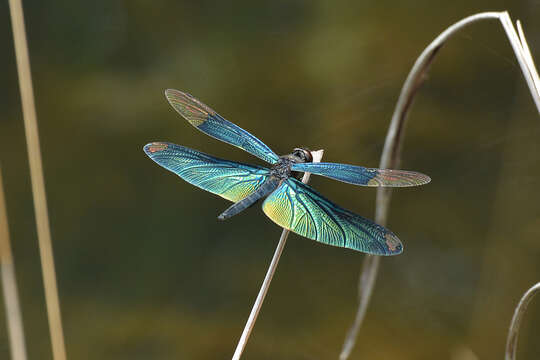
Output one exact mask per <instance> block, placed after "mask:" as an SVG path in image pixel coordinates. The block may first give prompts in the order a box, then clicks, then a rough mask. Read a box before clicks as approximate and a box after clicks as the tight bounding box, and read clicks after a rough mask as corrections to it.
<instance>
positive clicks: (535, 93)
mask: <svg viewBox="0 0 540 360" xmlns="http://www.w3.org/2000/svg"><path fill="white" fill-rule="evenodd" d="M493 19H494V20H499V21H500V22H501V24H502V26H503V28H504V30H505V32H506V35H507V36H508V39H509V41H510V44H511V46H512V48H513V50H514V53H515V55H516V58H517V60H518V63H519V65H520V68H521V70H522V72H523V76H524V78H525V81H526V82H527V85H528V86H529V90H530V91H531V95H532V97H533V100H534V102H535V105H536V107H537V109H538V112H539V113H540V80H539V78H538V72H537V71H536V69H535V67H534V62H533V59H532V56H531V53H530V51H529V48H528V46H527V42H526V40H525V36H524V35H523V31H522V29H521V24H520V23H519V22H518V24H517V26H518V30H519V36H518V34H517V32H516V30H515V28H514V26H513V25H512V21H511V20H510V16H509V15H508V13H507V12H506V11H504V12H486V13H480V14H476V15H472V16H469V17H467V18H465V19H463V20H461V21H458V22H457V23H455V24H454V25H452V26H450V27H449V28H448V29H446V30H445V31H444V32H443V33H441V34H440V35H439V36H438V37H437V38H436V39H435V40H433V42H432V43H431V44H429V46H428V47H426V49H425V50H424V51H423V52H422V54H420V56H419V57H418V59H417V60H416V62H415V63H414V66H413V67H412V69H411V71H410V72H409V75H408V76H407V79H406V80H405V83H404V84H403V88H402V89H401V93H400V96H399V99H398V101H397V104H396V108H395V109H394V113H393V115H392V121H391V123H390V127H389V128H388V132H387V134H386V140H385V143H384V148H383V153H382V156H381V162H380V165H379V167H380V168H383V169H384V168H398V167H399V163H400V158H401V146H402V143H403V138H404V132H405V123H406V119H407V115H408V112H409V110H410V108H411V106H412V103H413V100H414V96H415V95H416V93H417V91H418V89H419V88H420V86H421V85H422V83H423V82H424V80H425V78H426V74H427V71H428V69H429V66H430V65H431V63H432V62H433V60H434V58H435V56H436V55H437V53H438V51H439V50H440V48H441V47H442V46H443V45H444V43H445V42H446V41H447V40H448V39H449V38H450V37H452V35H454V34H455V33H457V32H458V31H460V30H462V29H463V28H464V27H466V26H467V25H470V24H472V23H475V22H478V21H482V20H493ZM391 196H392V193H391V189H389V188H378V189H377V199H376V210H375V222H377V223H379V224H381V225H383V226H385V225H386V222H387V217H388V209H389V204H390V199H391ZM378 268H379V257H377V256H372V255H366V257H365V259H364V264H363V266H362V272H361V274H360V280H359V288H360V296H359V305H358V310H357V314H356V318H355V321H354V323H353V325H352V327H351V329H350V330H349V331H348V333H347V337H346V338H345V342H344V344H343V349H342V351H341V354H340V360H345V359H347V358H348V357H349V355H350V353H351V351H352V349H353V347H354V344H355V342H356V338H357V335H358V332H359V330H360V327H361V325H362V322H363V319H364V315H365V313H366V309H367V307H368V305H369V300H370V298H371V294H372V292H373V287H374V285H375V280H376V277H377V272H378Z"/></svg>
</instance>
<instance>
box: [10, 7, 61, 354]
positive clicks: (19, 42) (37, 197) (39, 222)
mask: <svg viewBox="0 0 540 360" xmlns="http://www.w3.org/2000/svg"><path fill="white" fill-rule="evenodd" d="M9 9H10V12H11V25H12V28H13V41H14V43H15V57H16V59H17V72H18V74H19V88H20V92H21V101H22V110H23V118H24V130H25V134H26V145H27V150H28V161H29V164H30V178H31V182H32V194H33V198H34V212H35V216H36V226H37V234H38V242H39V252H40V256H41V268H42V272H43V284H44V287H45V301H46V304H47V316H48V318H49V330H50V332H51V342H52V350H53V358H54V360H65V359H66V350H65V346H64V335H63V331H62V321H61V319H60V304H59V301H58V290H57V286H56V274H55V270H54V259H53V252H52V245H51V232H50V229H49V216H48V213H47V199H46V197H45V181H44V179H43V166H42V162H41V153H40V149H39V136H38V127H37V116H36V108H35V104H34V91H33V89H32V75H31V72H30V59H29V57H28V45H27V41H26V32H25V27H24V15H23V9H22V4H21V1H20V0H9Z"/></svg>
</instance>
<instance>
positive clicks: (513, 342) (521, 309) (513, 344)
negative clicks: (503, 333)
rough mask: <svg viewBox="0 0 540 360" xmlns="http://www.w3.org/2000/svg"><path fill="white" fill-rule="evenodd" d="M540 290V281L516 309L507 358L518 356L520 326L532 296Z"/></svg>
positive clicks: (508, 342) (507, 346)
mask: <svg viewBox="0 0 540 360" xmlns="http://www.w3.org/2000/svg"><path fill="white" fill-rule="evenodd" d="M539 291H540V283H537V284H535V285H534V286H532V287H531V288H530V289H529V290H527V292H526V293H525V294H524V295H523V297H522V298H521V300H519V304H518V305H517V307H516V310H515V311H514V316H513V317H512V322H511V323H510V329H509V330H508V338H507V339H506V352H505V355H504V358H505V359H506V360H514V359H515V358H516V349H517V342H518V335H519V326H520V325H521V320H523V316H524V315H525V311H526V310H527V307H528V306H529V303H530V302H531V300H532V298H533V297H534V296H535V295H536V293H537V292H539Z"/></svg>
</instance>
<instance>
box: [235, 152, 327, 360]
mask: <svg viewBox="0 0 540 360" xmlns="http://www.w3.org/2000/svg"><path fill="white" fill-rule="evenodd" d="M323 152H324V150H317V151H313V152H312V153H311V154H312V155H313V162H320V161H321V159H322V156H323ZM310 175H311V174H310V173H304V177H303V178H302V182H303V183H304V184H307V183H308V181H309V176H310ZM289 232H290V231H289V230H287V229H283V232H282V233H281V237H280V238H279V243H278V245H277V247H276V251H275V252H274V257H273V258H272V261H271V262H270V266H269V267H268V271H267V272H266V276H265V277H264V281H263V283H262V285H261V289H260V290H259V294H258V295H257V299H255V303H254V304H253V308H252V309H251V313H250V314H249V318H248V320H247V322H246V326H245V327H244V331H243V332H242V336H240V340H239V341H238V345H237V346H236V350H235V351H234V355H233V357H232V359H233V360H239V359H240V357H241V356H242V353H243V352H244V349H245V347H246V344H247V341H248V339H249V336H250V335H251V331H252V330H253V327H254V326H255V321H257V316H258V315H259V311H260V310H261V307H262V303H263V301H264V298H265V296H266V293H267V292H268V288H269V287H270V282H271V281H272V278H273V277H274V273H275V272H276V268H277V265H278V262H279V258H280V257H281V253H282V252H283V248H285V243H286V242H287V237H288V236H289Z"/></svg>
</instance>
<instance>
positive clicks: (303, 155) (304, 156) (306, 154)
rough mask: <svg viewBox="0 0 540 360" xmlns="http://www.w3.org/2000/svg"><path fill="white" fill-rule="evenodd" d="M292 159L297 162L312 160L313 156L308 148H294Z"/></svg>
mask: <svg viewBox="0 0 540 360" xmlns="http://www.w3.org/2000/svg"><path fill="white" fill-rule="evenodd" d="M291 160H292V161H294V162H297V163H306V162H312V161H313V156H312V155H311V151H309V149H307V148H294V149H293V152H292V154H291Z"/></svg>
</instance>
